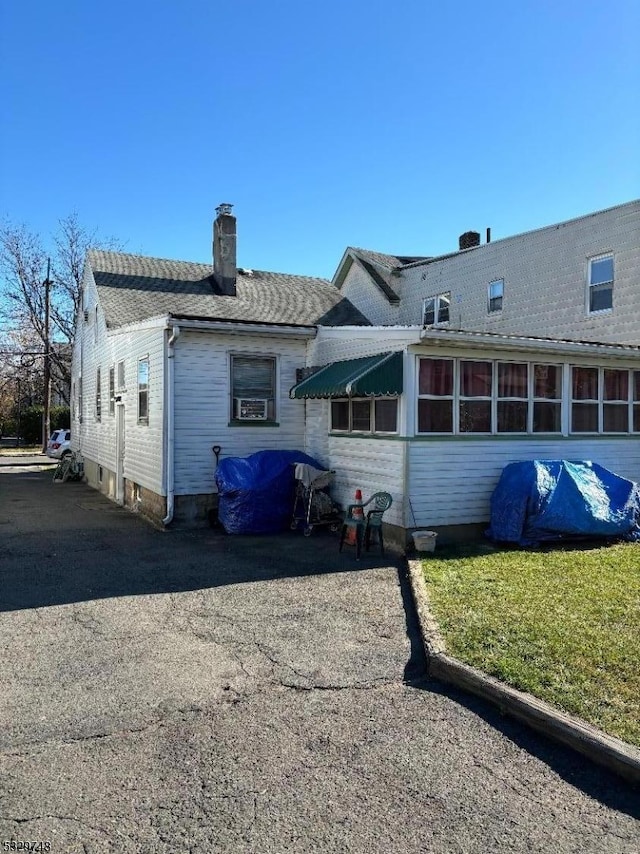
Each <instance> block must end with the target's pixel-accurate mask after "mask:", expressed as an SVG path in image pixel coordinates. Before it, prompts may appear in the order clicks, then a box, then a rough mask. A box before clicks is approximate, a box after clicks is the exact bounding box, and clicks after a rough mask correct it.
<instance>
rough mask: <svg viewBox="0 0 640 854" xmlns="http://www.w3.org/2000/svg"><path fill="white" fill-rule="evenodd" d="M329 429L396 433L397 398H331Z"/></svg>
mask: <svg viewBox="0 0 640 854" xmlns="http://www.w3.org/2000/svg"><path fill="white" fill-rule="evenodd" d="M331 430H332V431H334V432H340V433H397V432H398V398H396V397H363V398H352V399H344V400H332V401H331Z"/></svg>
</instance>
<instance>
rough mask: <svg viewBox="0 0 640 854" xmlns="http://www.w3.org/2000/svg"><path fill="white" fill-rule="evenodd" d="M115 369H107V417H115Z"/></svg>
mask: <svg viewBox="0 0 640 854" xmlns="http://www.w3.org/2000/svg"><path fill="white" fill-rule="evenodd" d="M115 374H116V369H115V368H114V367H113V365H112V366H111V367H110V368H109V415H115V411H116V378H115Z"/></svg>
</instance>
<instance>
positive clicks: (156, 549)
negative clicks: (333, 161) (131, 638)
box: [0, 470, 401, 611]
mask: <svg viewBox="0 0 640 854" xmlns="http://www.w3.org/2000/svg"><path fill="white" fill-rule="evenodd" d="M400 565H401V561H400V558H399V557H398V556H397V555H394V554H391V553H389V552H388V551H387V555H386V556H383V555H381V554H380V553H379V552H378V551H375V552H374V551H372V552H370V553H369V554H365V555H363V556H362V559H361V560H360V561H356V559H355V552H354V549H353V548H351V547H347V548H345V550H344V551H343V553H342V554H340V553H339V552H338V536H337V534H331V533H330V532H329V531H328V530H327V529H318V530H317V531H314V532H313V534H312V535H311V537H304V536H303V535H302V533H301V532H294V531H289V532H285V533H282V534H276V535H268V536H264V535H263V536H228V535H227V534H225V533H224V532H223V531H222V530H221V529H211V528H201V529H195V530H194V529H191V530H189V529H173V530H169V531H161V530H158V529H156V528H154V527H152V526H151V525H150V524H148V523H147V522H145V521H144V520H143V519H141V518H140V517H138V516H136V515H135V514H133V513H131V512H130V511H129V510H125V509H123V508H121V507H118V506H117V505H115V504H114V503H113V502H111V501H109V500H108V499H106V498H105V497H104V496H102V495H100V494H99V493H97V492H96V491H95V490H92V489H90V488H89V487H87V486H86V485H85V484H82V483H64V484H59V485H57V484H53V483H52V480H51V476H50V475H49V474H48V473H43V472H30V471H26V470H25V471H24V472H20V473H3V474H1V475H0V585H1V587H0V611H7V610H20V609H26V608H42V607H46V606H49V605H63V604H68V603H72V602H82V601H88V600H92V599H102V598H111V597H119V596H137V595H152V594H159V593H175V592H180V591H188V590H198V589H204V588H211V587H219V586H222V585H229V584H248V583H253V582H258V581H266V580H269V579H277V578H289V577H296V576H308V575H317V574H323V573H334V572H353V571H360V570H367V569H372V568H376V567H378V568H379V567H396V568H397V567H399V566H400Z"/></svg>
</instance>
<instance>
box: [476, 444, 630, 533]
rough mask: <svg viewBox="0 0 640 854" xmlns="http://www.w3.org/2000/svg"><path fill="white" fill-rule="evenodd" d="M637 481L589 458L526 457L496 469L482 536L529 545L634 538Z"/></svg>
mask: <svg viewBox="0 0 640 854" xmlns="http://www.w3.org/2000/svg"><path fill="white" fill-rule="evenodd" d="M639 522H640V489H639V488H638V484H636V483H634V482H633V481H630V480H625V478H623V477H619V476H618V475H616V474H614V473H613V472H610V471H609V470H608V469H605V468H603V467H602V466H599V465H598V464H597V463H591V462H569V461H568V460H531V461H528V462H522V463H511V464H510V465H508V466H505V468H504V469H503V471H502V475H501V477H500V480H499V482H498V485H497V487H496V488H495V490H494V493H493V495H492V496H491V527H490V528H489V530H488V531H487V536H488V537H490V538H491V539H492V540H498V541H501V542H511V543H519V544H520V545H522V546H527V545H535V544H536V543H538V542H541V541H546V540H559V539H565V538H567V537H572V536H593V537H622V538H624V539H628V540H638V539H640V524H639Z"/></svg>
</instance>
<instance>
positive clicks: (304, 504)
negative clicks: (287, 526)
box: [291, 463, 342, 537]
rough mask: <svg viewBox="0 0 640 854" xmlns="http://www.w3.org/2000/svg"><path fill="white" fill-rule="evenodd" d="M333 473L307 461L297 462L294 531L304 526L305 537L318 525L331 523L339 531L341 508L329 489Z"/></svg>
mask: <svg viewBox="0 0 640 854" xmlns="http://www.w3.org/2000/svg"><path fill="white" fill-rule="evenodd" d="M334 474H335V472H334V471H323V470H322V469H317V468H314V466H312V465H309V464H308V463H296V465H295V473H294V477H295V484H296V492H295V501H294V505H293V518H292V519H291V530H292V531H295V530H297V529H298V528H299V527H300V525H302V529H303V532H304V535H305V537H309V536H311V532H312V531H313V529H314V528H316V527H318V526H319V525H329V527H330V529H331V530H332V531H334V532H335V531H339V530H340V525H341V524H342V508H341V507H340V506H339V505H338V504H334V502H333V501H332V499H331V496H330V495H329V493H328V492H327V487H328V486H329V484H330V483H331V481H332V480H333V476H334Z"/></svg>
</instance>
